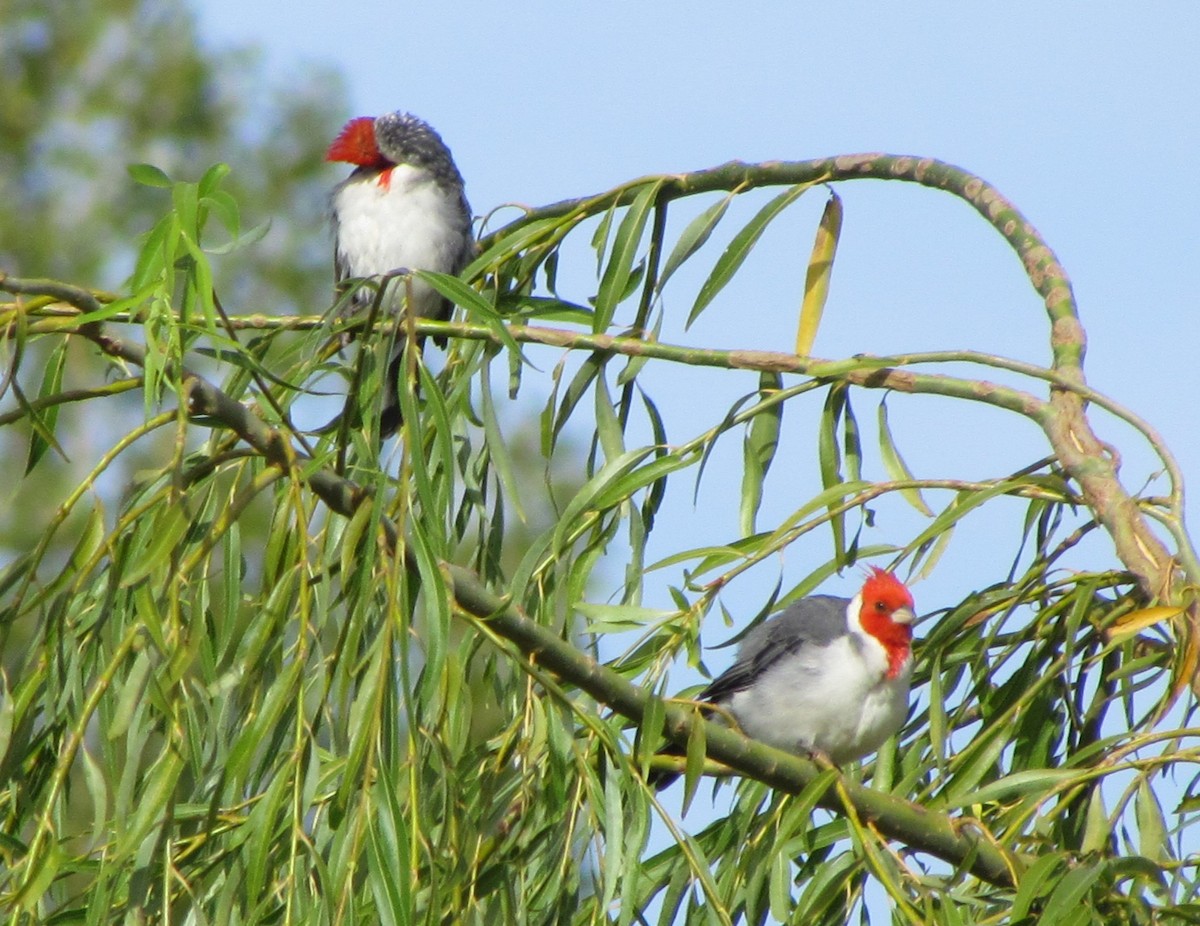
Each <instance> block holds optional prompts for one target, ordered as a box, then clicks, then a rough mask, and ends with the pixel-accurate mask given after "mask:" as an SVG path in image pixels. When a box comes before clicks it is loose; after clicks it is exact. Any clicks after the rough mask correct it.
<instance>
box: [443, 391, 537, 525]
mask: <svg viewBox="0 0 1200 926" xmlns="http://www.w3.org/2000/svg"><path fill="white" fill-rule="evenodd" d="M479 395H480V406H481V409H482V415H483V433H484V438H485V439H486V441H487V448H488V453H489V454H490V455H491V458H492V462H493V463H495V464H496V473H497V475H498V476H499V477H500V485H501V486H502V487H503V488H504V500H505V502H507V503H508V504H510V505H512V508H513V511H514V512H515V513H516V515H517V518H518V519H519V520H520V521H521V523H522V524H524V523H526V522H527V520H528V519H527V518H526V516H525V509H524V507H523V506H522V505H521V491H520V489H521V486H520V482H519V481H518V480H517V478H516V475H515V473H514V469H513V461H512V455H511V454H510V453H509V452H508V443H507V441H505V439H504V435H503V434H502V433H501V431H500V422H499V420H498V419H497V417H496V403H495V400H494V399H493V398H492V378H491V376H490V375H489V374H488V371H487V370H485V371H484V372H483V373H482V375H481V376H480V377H479ZM445 433H447V434H449V433H450V432H449V430H448V429H447V431H446V432H445Z"/></svg>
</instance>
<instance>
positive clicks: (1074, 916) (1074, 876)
mask: <svg viewBox="0 0 1200 926" xmlns="http://www.w3.org/2000/svg"><path fill="white" fill-rule="evenodd" d="M1106 868H1107V865H1106V864H1105V863H1104V862H1093V863H1091V864H1088V863H1081V864H1080V865H1079V867H1077V868H1073V869H1071V870H1070V871H1068V872H1067V873H1066V874H1065V875H1064V876H1063V878H1062V880H1061V881H1059V882H1058V885H1057V886H1056V887H1055V889H1054V893H1052V894H1051V895H1050V899H1049V900H1047V901H1046V906H1045V908H1044V909H1043V910H1042V915H1041V916H1040V917H1038V926H1055V924H1057V923H1076V922H1079V916H1078V914H1079V911H1080V909H1081V908H1084V907H1085V906H1091V905H1090V904H1087V905H1085V904H1084V898H1085V897H1087V895H1088V894H1089V893H1090V892H1091V890H1092V886H1093V885H1095V883H1096V882H1097V881H1098V880H1099V879H1100V878H1101V876H1103V875H1104V872H1105V869H1106Z"/></svg>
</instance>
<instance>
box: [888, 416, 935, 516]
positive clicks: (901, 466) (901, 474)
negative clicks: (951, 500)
mask: <svg viewBox="0 0 1200 926" xmlns="http://www.w3.org/2000/svg"><path fill="white" fill-rule="evenodd" d="M879 450H880V454H881V456H882V457H883V466H884V469H886V470H887V472H888V475H889V476H890V477H891V478H892V479H893V480H894V481H896V482H905V481H911V480H912V478H913V474H912V471H911V470H909V468H908V466H907V465H906V464H905V462H904V459H903V458H902V457H901V456H900V451H899V450H897V449H896V442H895V441H894V440H893V439H892V429H891V428H890V427H888V413H887V399H883V400H881V401H880V403H879ZM900 494H901V495H902V496H904V499H905V501H907V502H908V503H909V504H910V505H912V506H913V507H914V508H916V509H917V511H919V512H921V514H923V515H925V517H927V518H932V517H933V509H932V508H930V507H929V506H928V505H927V504H926V503H925V499H924V498H923V497H922V495H921V490H920V489H917V488H915V487H912V486H909V487H907V488H904V489H901V490H900Z"/></svg>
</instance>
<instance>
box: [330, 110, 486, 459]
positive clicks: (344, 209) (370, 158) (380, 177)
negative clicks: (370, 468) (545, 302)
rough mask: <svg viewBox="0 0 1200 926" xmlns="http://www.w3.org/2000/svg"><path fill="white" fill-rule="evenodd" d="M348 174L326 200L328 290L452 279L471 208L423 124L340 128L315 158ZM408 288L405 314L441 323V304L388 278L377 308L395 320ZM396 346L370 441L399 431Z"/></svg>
mask: <svg viewBox="0 0 1200 926" xmlns="http://www.w3.org/2000/svg"><path fill="white" fill-rule="evenodd" d="M325 160H327V161H344V162H346V163H348V164H353V165H354V166H355V169H354V171H353V172H352V173H351V174H350V176H349V177H347V178H346V179H345V180H343V181H342V182H341V183H339V184H338V185H337V187H336V188H335V189H334V191H333V230H334V238H335V244H334V272H335V277H336V279H337V282H338V283H339V284H340V283H341V282H342V281H343V280H346V279H350V278H355V277H380V276H383V275H384V274H388V273H394V272H396V271H407V270H432V271H435V272H438V273H450V274H456V273H459V272H460V271H461V270H462V269H463V267H465V266H466V265H467V263H468V262H469V261H470V259H471V256H472V254H473V252H474V247H475V245H474V238H473V237H472V234H471V207H470V206H469V205H468V204H467V198H466V194H465V193H464V191H463V179H462V175H461V174H460V173H459V172H458V168H457V167H456V166H455V164H454V158H453V157H452V156H451V155H450V149H449V148H447V147H446V144H445V142H443V141H442V139H441V136H440V135H438V133H437V132H435V131H434V130H433V128H432V127H431V126H430V125H429V124H428V123H426V122H423V121H422V120H420V119H418V118H417V117H416V116H413V115H411V114H409V113H405V112H394V113H388V114H387V115H385V116H379V117H378V118H371V117H362V118H358V119H351V120H350V121H349V122H348V123H346V126H345V128H343V129H342V132H341V134H340V135H338V137H337V138H335V139H334V141H333V144H331V145H330V146H329V150H328V151H327V152H326V153H325ZM409 286H411V294H412V295H411V298H412V305H411V306H409V308H410V309H411V310H412V311H413V312H415V313H416V314H417V315H419V316H421V317H423V318H436V319H445V318H448V317H449V316H450V312H451V310H452V308H453V307H452V306H451V304H450V303H449V302H448V301H447V300H445V299H443V298H442V296H441V295H440V294H439V293H438V292H437V291H436V290H434V289H433V288H432V287H430V286H429V285H428V284H426V283H424V282H422V281H420V280H412V281H411V283H410V284H406V281H405V280H402V279H395V280H392V281H391V282H390V283H389V284H388V288H387V291H386V292H385V293H384V296H383V301H382V303H381V305H380V307H381V309H382V310H383V311H386V312H388V313H390V314H392V315H396V316H398V315H400V313H401V312H402V311H403V310H404V306H405V302H406V299H407V298H408V291H409ZM374 298H375V293H374V291H373V290H372V289H371V288H369V287H362V288H360V289H359V290H358V291H357V292H356V293H355V297H354V300H353V304H352V306H351V308H352V309H353V310H354V311H360V310H362V309H364V308H367V307H368V306H370V305H371V303H372V300H373V299H374ZM402 348H403V342H401V343H400V344H399V345H398V346H397V349H396V352H395V353H394V354H393V355H392V357H391V359H390V362H389V363H388V370H387V382H386V393H385V396H384V407H383V414H382V420H381V422H380V432H381V434H382V436H383V437H389V436H390V435H391V434H393V433H394V432H395V430H396V428H398V427H399V425H400V400H399V397H398V395H397V392H396V388H397V387H396V380H397V378H398V375H399V372H400V359H401V358H400V354H401V350H402Z"/></svg>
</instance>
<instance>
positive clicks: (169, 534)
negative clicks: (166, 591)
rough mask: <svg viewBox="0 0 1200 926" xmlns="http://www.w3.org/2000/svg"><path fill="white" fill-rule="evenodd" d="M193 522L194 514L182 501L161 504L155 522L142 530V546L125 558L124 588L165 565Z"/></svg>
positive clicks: (122, 576) (122, 584)
mask: <svg viewBox="0 0 1200 926" xmlns="http://www.w3.org/2000/svg"><path fill="white" fill-rule="evenodd" d="M191 526H192V519H191V515H190V514H189V513H188V510H187V505H186V504H185V503H183V502H182V501H180V502H178V503H176V504H168V505H163V506H160V508H159V510H158V512H157V513H156V515H155V517H154V519H153V524H152V526H146V527H145V529H144V531H143V534H142V537H141V541H142V543H141V546H140V548H139V549H138V550H137V551H136V552H135V553H134V554H132V555H131V556H130V557H129V559H128V560H127V561H126V568H125V570H124V572H123V573H122V575H121V588H129V587H131V586H133V585H136V584H137V583H138V582H140V581H141V580H142V579H144V578H146V576H148V575H150V573H152V572H153V571H154V570H155V569H157V568H159V566H161V565H163V564H164V563H165V562H166V560H167V558H168V557H169V556H171V554H172V553H174V552H175V550H176V549H177V548H178V546H179V543H180V541H181V540H182V539H183V538H184V536H185V535H186V534H187V532H188V528H190V527H191Z"/></svg>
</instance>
